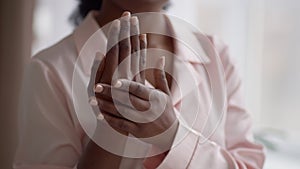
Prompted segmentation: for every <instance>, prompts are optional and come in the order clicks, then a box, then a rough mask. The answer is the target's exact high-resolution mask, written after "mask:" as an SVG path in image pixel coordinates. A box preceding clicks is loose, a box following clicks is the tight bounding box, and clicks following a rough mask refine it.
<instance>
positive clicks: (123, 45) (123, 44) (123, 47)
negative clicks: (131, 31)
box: [120, 41, 131, 52]
mask: <svg viewBox="0 0 300 169" xmlns="http://www.w3.org/2000/svg"><path fill="white" fill-rule="evenodd" d="M130 48H131V46H130V44H129V43H127V42H125V41H123V42H121V43H120V49H121V50H122V51H125V52H128V51H130Z"/></svg>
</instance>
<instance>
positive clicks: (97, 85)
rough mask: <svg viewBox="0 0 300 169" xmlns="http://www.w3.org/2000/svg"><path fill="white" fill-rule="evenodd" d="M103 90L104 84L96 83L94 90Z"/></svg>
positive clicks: (98, 91) (97, 91)
mask: <svg viewBox="0 0 300 169" xmlns="http://www.w3.org/2000/svg"><path fill="white" fill-rule="evenodd" d="M102 91H103V86H102V85H101V84H96V86H95V88H94V92H96V93H101V92H102Z"/></svg>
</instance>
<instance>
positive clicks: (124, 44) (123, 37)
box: [119, 12, 131, 78]
mask: <svg viewBox="0 0 300 169" xmlns="http://www.w3.org/2000/svg"><path fill="white" fill-rule="evenodd" d="M119 40H120V41H119V64H121V65H119V75H120V78H131V77H130V57H129V56H130V54H131V43H130V13H129V12H124V13H123V15H122V18H121V29H120V36H119ZM125 59H126V60H125Z"/></svg>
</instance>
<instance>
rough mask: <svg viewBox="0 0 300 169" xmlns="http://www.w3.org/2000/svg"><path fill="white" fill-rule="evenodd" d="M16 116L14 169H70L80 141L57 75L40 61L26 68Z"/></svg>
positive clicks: (73, 163)
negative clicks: (17, 123)
mask: <svg viewBox="0 0 300 169" xmlns="http://www.w3.org/2000/svg"><path fill="white" fill-rule="evenodd" d="M20 103H21V104H20V114H19V143H18V148H17V153H16V157H15V161H14V165H13V166H14V168H15V169H72V168H75V167H76V162H77V160H78V158H79V155H80V154H81V142H80V137H79V134H77V133H78V132H76V131H75V127H74V122H73V120H72V118H71V115H70V110H69V109H68V106H67V103H66V96H65V90H63V85H62V83H61V82H60V80H59V78H58V76H56V75H55V73H54V71H51V69H50V68H49V66H48V65H47V64H46V63H44V62H43V61H41V60H39V59H33V61H32V62H31V63H30V64H29V66H28V67H27V69H26V72H25V76H24V81H23V85H22V94H21V100H20Z"/></svg>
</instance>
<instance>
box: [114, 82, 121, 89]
mask: <svg viewBox="0 0 300 169" xmlns="http://www.w3.org/2000/svg"><path fill="white" fill-rule="evenodd" d="M121 86H122V82H121V81H120V80H117V82H116V83H115V85H114V87H115V88H120V87H121Z"/></svg>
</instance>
